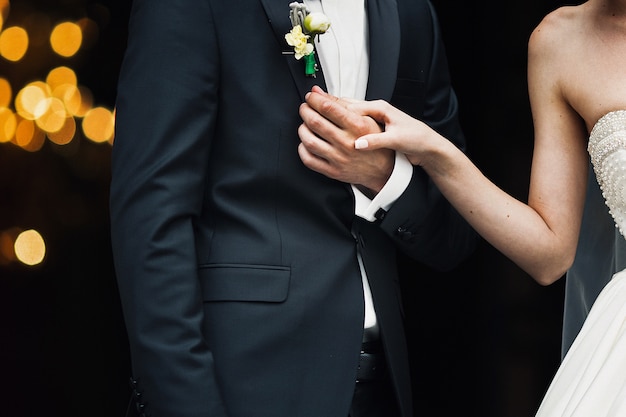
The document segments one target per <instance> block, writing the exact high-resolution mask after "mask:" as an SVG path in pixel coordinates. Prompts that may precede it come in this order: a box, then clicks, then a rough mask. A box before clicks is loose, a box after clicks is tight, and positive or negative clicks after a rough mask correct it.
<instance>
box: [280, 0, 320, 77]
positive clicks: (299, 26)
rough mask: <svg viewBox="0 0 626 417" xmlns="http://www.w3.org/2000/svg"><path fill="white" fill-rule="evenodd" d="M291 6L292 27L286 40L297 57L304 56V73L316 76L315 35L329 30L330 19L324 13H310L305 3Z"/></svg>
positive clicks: (294, 3) (286, 35) (295, 3)
mask: <svg viewBox="0 0 626 417" xmlns="http://www.w3.org/2000/svg"><path fill="white" fill-rule="evenodd" d="M289 7H290V9H291V10H290V11H289V19H290V20H291V26H292V29H291V30H290V31H289V32H287V34H285V40H286V41H287V44H288V45H289V46H292V47H293V51H294V56H295V58H296V59H298V60H300V59H302V58H304V74H305V75H306V76H307V77H315V73H316V72H317V71H318V68H317V63H316V62H315V37H316V36H317V35H321V34H323V33H325V32H326V31H327V30H328V28H329V27H330V19H328V17H327V16H326V15H325V14H324V13H309V11H308V9H307V8H306V6H305V5H304V3H297V2H293V3H291V4H289Z"/></svg>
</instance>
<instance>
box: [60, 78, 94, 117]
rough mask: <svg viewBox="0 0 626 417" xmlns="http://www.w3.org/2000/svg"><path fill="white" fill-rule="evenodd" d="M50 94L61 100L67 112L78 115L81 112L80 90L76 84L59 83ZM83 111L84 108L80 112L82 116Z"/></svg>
mask: <svg viewBox="0 0 626 417" xmlns="http://www.w3.org/2000/svg"><path fill="white" fill-rule="evenodd" d="M52 96H53V97H56V98H58V99H59V100H61V101H62V102H63V104H64V105H65V109H66V110H67V112H68V113H69V114H71V115H73V116H78V114H79V113H81V109H82V104H83V101H82V96H81V94H80V90H79V89H78V87H77V86H76V85H72V84H61V85H60V86H58V87H57V88H55V89H54V90H53V91H52ZM85 113H86V110H85V111H83V112H82V115H83V116H84V114H85ZM81 117H82V116H81Z"/></svg>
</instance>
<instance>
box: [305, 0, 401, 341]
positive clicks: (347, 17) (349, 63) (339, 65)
mask: <svg viewBox="0 0 626 417" xmlns="http://www.w3.org/2000/svg"><path fill="white" fill-rule="evenodd" d="M304 4H305V5H306V6H307V9H308V10H309V11H310V12H322V13H324V14H325V15H326V16H328V18H329V19H330V22H331V24H330V28H329V30H328V31H327V32H326V33H324V34H322V35H319V36H317V38H316V40H315V51H316V53H317V55H318V58H319V61H320V64H321V66H322V68H323V71H324V79H325V81H326V88H327V89H328V92H329V93H330V94H333V95H335V96H338V97H349V98H354V99H359V100H363V99H365V93H366V90H367V81H368V76H369V32H368V24H367V13H366V8H365V0H304ZM412 174H413V167H412V165H411V163H410V162H409V161H408V159H407V158H406V156H405V155H404V154H401V153H396V158H395V165H394V169H393V172H392V174H391V177H390V178H389V180H388V181H387V184H385V186H384V187H383V189H382V190H381V191H380V192H379V193H378V194H377V195H376V197H374V199H369V198H368V197H367V196H365V194H363V193H362V192H361V191H359V190H358V189H357V188H356V187H355V186H354V185H352V190H353V192H354V198H355V214H356V215H357V216H359V217H362V218H364V219H366V220H368V221H375V220H376V218H375V216H374V215H375V213H376V212H377V211H378V210H379V209H381V208H382V209H383V210H388V209H389V208H390V207H391V205H392V204H393V203H394V202H395V200H396V199H397V198H398V197H399V196H400V195H401V194H402V193H403V192H404V190H405V189H406V187H407V186H408V184H409V182H410V180H411V176H412ZM358 261H359V266H360V268H361V276H362V278H363V291H364V298H365V322H364V329H365V332H364V340H370V339H373V338H376V337H378V326H377V322H376V313H375V311H374V305H373V302H372V293H371V290H370V287H369V283H368V281H367V275H366V273H365V269H364V267H363V261H362V259H361V256H360V255H358Z"/></svg>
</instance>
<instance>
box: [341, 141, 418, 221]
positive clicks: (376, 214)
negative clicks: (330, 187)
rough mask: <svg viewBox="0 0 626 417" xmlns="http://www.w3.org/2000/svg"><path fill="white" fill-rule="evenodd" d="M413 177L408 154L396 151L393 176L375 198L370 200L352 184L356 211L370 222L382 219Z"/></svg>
mask: <svg viewBox="0 0 626 417" xmlns="http://www.w3.org/2000/svg"><path fill="white" fill-rule="evenodd" d="M412 177H413V165H412V164H411V162H409V160H408V158H407V157H406V155H404V154H403V153H401V152H396V161H395V164H394V166H393V171H392V172H391V176H390V177H389V180H387V183H386V184H385V186H384V187H383V188H382V189H381V190H380V192H379V193H378V194H377V195H376V197H374V199H373V200H370V199H369V198H368V197H367V196H366V195H365V194H363V193H362V192H361V191H359V189H358V188H357V187H355V186H354V185H351V186H352V191H353V192H354V213H355V214H356V215H357V216H359V217H362V218H363V219H365V220H368V221H370V222H375V221H376V220H379V219H381V218H382V217H384V214H385V213H386V212H387V210H389V208H391V206H392V205H393V203H394V202H395V201H396V200H397V199H398V197H400V196H401V195H402V193H403V192H404V190H406V187H408V185H409V183H410V182H411V178H412ZM381 214H382V215H381Z"/></svg>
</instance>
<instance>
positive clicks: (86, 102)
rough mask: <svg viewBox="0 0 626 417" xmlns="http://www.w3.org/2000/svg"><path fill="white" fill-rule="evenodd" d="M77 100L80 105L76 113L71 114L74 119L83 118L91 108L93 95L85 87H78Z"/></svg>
mask: <svg viewBox="0 0 626 417" xmlns="http://www.w3.org/2000/svg"><path fill="white" fill-rule="evenodd" d="M78 93H79V96H78V99H80V105H79V106H78V108H77V109H76V111H74V112H72V114H73V115H74V116H76V117H85V115H86V114H87V112H89V110H91V109H92V108H93V94H92V93H91V90H90V89H88V88H87V87H85V86H82V85H79V86H78Z"/></svg>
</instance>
